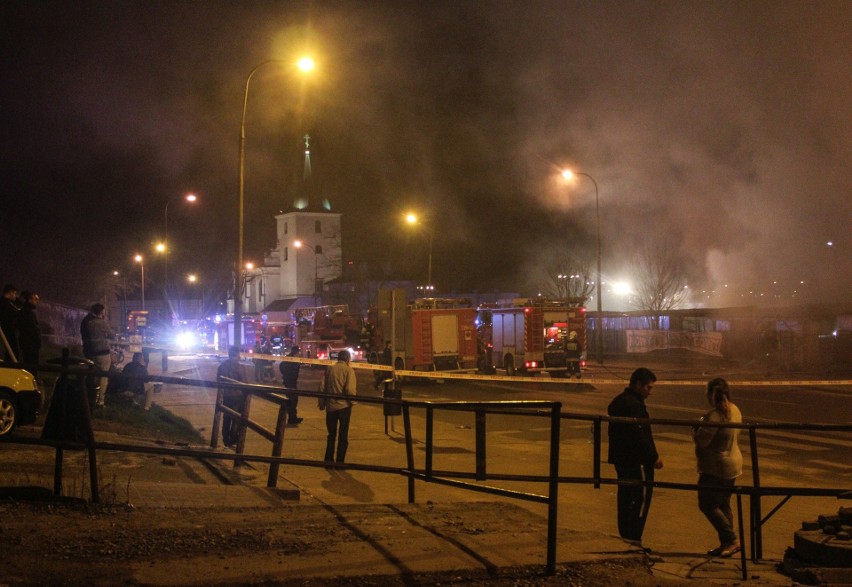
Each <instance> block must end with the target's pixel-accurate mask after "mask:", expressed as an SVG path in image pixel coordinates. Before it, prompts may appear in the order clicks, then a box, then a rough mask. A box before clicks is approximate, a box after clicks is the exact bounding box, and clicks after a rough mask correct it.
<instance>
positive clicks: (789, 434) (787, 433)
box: [757, 429, 852, 448]
mask: <svg viewBox="0 0 852 587" xmlns="http://www.w3.org/2000/svg"><path fill="white" fill-rule="evenodd" d="M757 433H758V435H759V436H758V438H759V437H760V436H780V437H783V438H796V439H799V440H804V441H807V442H818V443H821V444H830V445H832V446H840V447H843V448H852V441H848V440H840V439H837V438H826V437H822V436H814V435H812V434H799V433H796V432H793V431H792V430H761V429H758V431H757ZM758 442H759V440H758Z"/></svg>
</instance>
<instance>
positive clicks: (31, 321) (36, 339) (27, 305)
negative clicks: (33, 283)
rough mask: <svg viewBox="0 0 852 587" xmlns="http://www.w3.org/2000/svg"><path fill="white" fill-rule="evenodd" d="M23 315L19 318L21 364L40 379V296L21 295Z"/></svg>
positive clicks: (27, 292) (31, 293) (25, 293)
mask: <svg viewBox="0 0 852 587" xmlns="http://www.w3.org/2000/svg"><path fill="white" fill-rule="evenodd" d="M21 300H22V301H23V304H22V305H21V313H20V315H19V316H18V342H19V344H20V347H21V356H20V357H19V358H20V360H21V363H23V364H24V369H26V370H27V371H29V372H30V373H32V376H33V377H35V378H36V379H38V361H39V351H40V350H41V328H40V327H39V324H38V317H37V316H36V308H37V307H38V304H39V301H40V298H39V295H38V294H36V293H33V292H31V291H25V292H23V293H22V294H21Z"/></svg>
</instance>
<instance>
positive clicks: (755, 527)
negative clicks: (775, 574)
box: [748, 426, 763, 561]
mask: <svg viewBox="0 0 852 587" xmlns="http://www.w3.org/2000/svg"><path fill="white" fill-rule="evenodd" d="M748 442H749V449H750V450H751V477H752V485H753V487H754V491H753V492H752V493H751V495H750V496H749V508H748V509H749V520H750V523H749V525H750V528H749V533H750V537H751V560H753V561H757V560H759V559H761V558H763V529H762V528H761V524H760V519H761V517H762V516H761V513H760V466H759V464H758V458H757V429H756V428H755V427H754V426H749V429H748Z"/></svg>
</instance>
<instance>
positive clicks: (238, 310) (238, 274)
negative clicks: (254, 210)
mask: <svg viewBox="0 0 852 587" xmlns="http://www.w3.org/2000/svg"><path fill="white" fill-rule="evenodd" d="M271 63H277V64H279V65H284V64H287V63H289V62H288V61H285V60H283V59H268V60H266V61H262V62H261V63H259V64H257V65H256V66H255V67H254V69H252V70H251V71H250V72H249V74H248V76H247V77H246V88H245V92H244V93H243V116H242V120H241V122H240V188H239V213H238V214H237V222H238V225H239V232H238V237H237V259H236V263H234V344H235V345H237V346H238V347H240V348H242V346H243V345H242V326H243V325H242V319H243V317H242V294H243V241H244V238H245V222H244V220H245V171H246V111H247V110H248V96H249V86H250V84H251V78H252V77H254V74H255V73H257V71H258V70H259V69H261V68H263V67H265V66H267V65H269V64H271ZM314 67H315V64H314V61H313V59H311V58H309V57H302V58H301V59H299V60H298V61H297V62H296V68H297V69H299V70H300V71H302V72H305V73H307V72H310V71H312V70H313V69H314Z"/></svg>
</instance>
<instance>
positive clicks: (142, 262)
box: [133, 255, 145, 310]
mask: <svg viewBox="0 0 852 587" xmlns="http://www.w3.org/2000/svg"><path fill="white" fill-rule="evenodd" d="M133 260H134V261H136V262H137V263H139V268H140V269H141V270H142V309H143V310H144V309H145V260H144V259H143V258H142V255H136V256H135V257H133Z"/></svg>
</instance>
